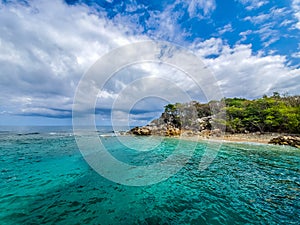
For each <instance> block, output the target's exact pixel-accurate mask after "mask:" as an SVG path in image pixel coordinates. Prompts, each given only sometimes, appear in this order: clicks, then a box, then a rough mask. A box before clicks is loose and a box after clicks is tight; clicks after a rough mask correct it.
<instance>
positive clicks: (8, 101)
mask: <svg viewBox="0 0 300 225" xmlns="http://www.w3.org/2000/svg"><path fill="white" fill-rule="evenodd" d="M140 39H143V37H139V36H133V35H132V34H130V31H129V30H128V29H126V27H122V26H119V25H117V24H113V23H112V22H111V21H109V20H107V19H106V17H105V16H104V15H95V14H93V13H91V12H90V10H89V8H88V7H86V6H83V5H76V6H69V5H67V4H65V3H63V2H62V1H58V0H55V1H31V2H30V3H28V5H24V4H20V3H17V2H13V3H5V4H4V3H2V2H1V5H0V46H1V52H0V66H1V71H0V93H1V94H0V96H1V97H0V98H1V102H3V103H4V105H3V104H2V107H5V108H6V111H11V112H14V113H15V114H27V115H30V113H32V114H33V115H45V116H48V115H50V116H58V117H59V116H60V115H62V114H66V113H69V115H70V110H71V104H72V101H73V96H74V91H75V89H76V86H77V83H78V81H79V79H80V77H81V76H82V74H83V73H84V72H85V71H86V70H87V69H88V67H89V66H91V65H92V64H93V63H94V62H95V60H97V59H98V58H99V57H100V56H101V55H103V54H105V53H107V52H108V51H109V50H111V49H112V48H115V47H118V46H122V45H124V44H128V43H131V42H134V41H137V40H140ZM63 110H66V111H63Z"/></svg>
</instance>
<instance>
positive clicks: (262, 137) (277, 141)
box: [123, 126, 300, 148]
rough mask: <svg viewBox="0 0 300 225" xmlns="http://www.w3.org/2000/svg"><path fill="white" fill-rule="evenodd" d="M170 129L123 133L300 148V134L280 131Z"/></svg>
mask: <svg viewBox="0 0 300 225" xmlns="http://www.w3.org/2000/svg"><path fill="white" fill-rule="evenodd" d="M170 130H171V132H170ZM172 130H173V129H168V130H167V131H161V132H156V131H155V132H153V133H152V130H151V128H149V127H148V126H145V127H135V128H133V129H131V130H130V131H128V132H125V133H124V134H123V135H138V136H150V135H153V136H166V137H180V138H183V139H185V140H191V141H201V140H212V141H226V142H227V141H228V142H250V143H260V144H274V145H288V146H292V147H295V148H300V136H291V135H282V134H278V133H264V134H261V133H259V132H255V133H247V134H245V133H235V134H232V133H219V132H216V131H209V130H204V131H201V132H199V134H195V133H194V132H192V131H187V130H185V131H181V130H176V132H175V131H172Z"/></svg>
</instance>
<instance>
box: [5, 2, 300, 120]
mask: <svg viewBox="0 0 300 225" xmlns="http://www.w3.org/2000/svg"><path fill="white" fill-rule="evenodd" d="M149 40H151V41H166V42H170V43H172V44H174V45H178V46H182V47H183V48H185V49H187V51H190V52H192V53H193V54H194V55H196V56H197V57H198V58H199V59H200V60H201V61H202V62H203V63H204V65H205V66H206V67H207V68H209V70H210V71H211V73H212V74H213V77H214V79H215V80H216V82H217V84H218V87H219V89H220V90H221V92H222V95H223V96H224V97H242V98H248V99H254V98H259V97H261V96H262V95H264V94H267V95H271V94H272V93H273V92H279V93H282V94H290V95H299V94H300V41H299V40H300V0H280V1H278V0H226V1H224V0H189V1H187V0H167V1H154V0H151V1H150V0H149V1H147V0H140V1H133V0H130V1H129V0H128V1H120V0H106V1H105V0H88V1H83V0H79V1H76V0H67V1H62V0H52V1H48V0H33V1H25V0H23V1H14V0H12V1H8V0H6V1H4V0H1V1H0V68H1V69H0V102H1V104H0V125H18V126H25V125H71V123H72V107H73V100H74V95H75V93H76V88H77V86H78V84H79V82H80V80H81V78H82V77H83V76H84V74H85V73H86V72H87V71H88V70H89V68H91V66H92V65H93V64H94V63H95V62H96V61H97V60H98V59H101V57H102V56H105V55H106V54H108V53H109V52H110V51H112V50H113V49H116V48H118V47H122V46H124V45H127V44H133V43H138V42H141V41H149ZM147 76H151V77H152V78H151V79H154V78H164V79H165V80H168V81H170V83H171V84H172V83H173V84H174V85H175V84H176V85H177V86H179V87H180V88H181V89H183V90H184V91H185V92H186V93H188V94H189V96H190V97H191V99H193V100H198V101H205V100H204V99H203V96H204V94H205V93H204V94H203V91H201V90H199V88H198V89H197V88H195V86H194V84H193V81H192V80H191V79H189V77H188V76H187V75H186V74H184V73H183V72H182V71H179V70H178V69H176V68H173V67H171V66H168V65H161V64H155V63H143V64H138V65H132V66H128V68H123V69H121V70H120V71H119V72H117V73H116V74H115V75H114V76H112V77H110V79H109V80H108V81H107V83H106V85H105V86H104V88H103V89H99V90H96V91H97V96H98V100H97V104H96V106H95V112H96V122H97V123H98V124H99V125H108V124H110V121H111V119H112V115H114V117H113V120H114V121H116V123H117V124H124V123H130V124H131V125H133V124H137V125H142V124H146V123H148V122H149V121H151V120H152V119H154V118H155V117H158V116H159V115H160V113H161V111H162V109H163V106H164V105H165V104H167V103H169V102H168V99H167V97H166V98H164V97H162V96H171V95H172V96H176V89H174V90H173V89H172V87H173V86H172V85H170V86H169V85H166V84H165V83H164V82H162V83H160V85H158V83H157V82H156V80H155V79H154V80H152V81H153V82H151V80H149V79H144V80H142V81H141V82H140V83H139V82H135V83H132V82H133V81H135V80H136V79H139V78H141V77H147ZM176 85H175V86H176ZM175 86H174V87H175ZM177 86H176V87H177ZM128 87H129V90H130V91H128ZM146 89H147V90H153V91H154V94H153V96H149V97H148V98H145V99H140V100H139V101H134V99H135V98H133V97H135V96H138V95H139V94H140V93H141V92H143V90H146ZM122 91H124V93H126V95H124V93H123V95H122V98H121V100H120V96H121V95H120V93H121V92H122ZM116 99H118V101H119V102H121V103H122V104H119V105H118V107H117V108H116V109H113V108H112V107H113V106H114V103H115V102H116ZM180 100H181V99H178V101H180ZM129 105H130V106H132V107H131V111H130V112H129V113H128V106H129ZM112 109H113V110H112ZM128 121H129V122H128Z"/></svg>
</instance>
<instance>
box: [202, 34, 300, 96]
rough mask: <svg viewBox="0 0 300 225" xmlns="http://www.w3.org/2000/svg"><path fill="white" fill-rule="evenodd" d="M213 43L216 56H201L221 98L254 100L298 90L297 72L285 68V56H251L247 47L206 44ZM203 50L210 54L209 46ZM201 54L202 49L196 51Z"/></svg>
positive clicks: (218, 41) (299, 74) (217, 40)
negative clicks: (267, 95) (273, 93)
mask: <svg viewBox="0 0 300 225" xmlns="http://www.w3.org/2000/svg"><path fill="white" fill-rule="evenodd" d="M213 42H215V45H216V46H218V47H216V49H218V52H220V53H219V56H218V57H216V58H209V59H208V58H205V57H204V58H203V61H204V62H205V63H206V64H207V65H208V66H209V67H210V68H211V69H212V71H213V72H214V74H215V76H216V79H217V80H218V82H219V86H220V88H221V90H222V91H223V94H224V95H225V96H227V97H235V96H239V97H247V98H257V97H261V96H262V95H263V94H272V92H274V91H278V92H280V93H284V92H287V91H288V92H289V93H291V94H297V92H298V91H297V89H300V70H299V69H295V68H289V67H288V66H286V64H287V60H286V57H285V56H280V55H262V54H256V55H255V54H253V52H252V46H251V45H236V46H234V47H232V48H231V47H230V46H228V45H226V44H224V43H223V42H222V41H221V40H220V39H211V44H210V45H212V43H213ZM220 43H223V44H222V45H220ZM203 46H205V45H203ZM207 48H208V51H210V49H211V47H207ZM220 48H221V49H220ZM203 52H205V50H204V49H203V48H202V49H201V50H198V54H199V56H201V57H203ZM204 56H205V55H204Z"/></svg>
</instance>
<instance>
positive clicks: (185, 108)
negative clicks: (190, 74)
mask: <svg viewBox="0 0 300 225" xmlns="http://www.w3.org/2000/svg"><path fill="white" fill-rule="evenodd" d="M195 104H196V103H195V102H190V103H185V104H179V103H176V104H175V105H172V104H169V105H167V106H165V111H164V112H163V113H162V114H161V116H160V117H159V118H157V119H155V120H153V121H152V122H151V123H149V124H148V125H147V126H144V127H135V128H133V129H131V130H130V131H129V132H128V134H134V135H158V136H179V135H183V136H194V135H200V136H219V135H220V134H221V131H220V130H219V129H215V130H213V129H212V127H213V126H212V124H213V123H214V119H215V116H210V115H207V114H202V113H201V114H199V112H198V111H197V108H196V107H195ZM199 115H200V116H201V115H204V116H201V117H199Z"/></svg>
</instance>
